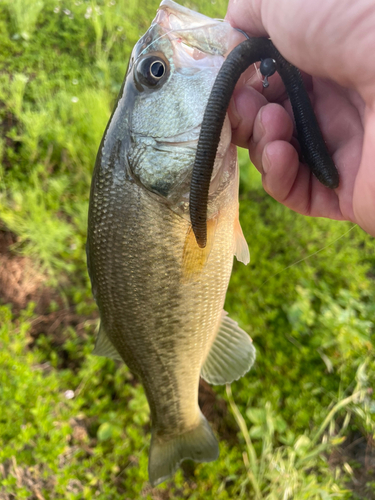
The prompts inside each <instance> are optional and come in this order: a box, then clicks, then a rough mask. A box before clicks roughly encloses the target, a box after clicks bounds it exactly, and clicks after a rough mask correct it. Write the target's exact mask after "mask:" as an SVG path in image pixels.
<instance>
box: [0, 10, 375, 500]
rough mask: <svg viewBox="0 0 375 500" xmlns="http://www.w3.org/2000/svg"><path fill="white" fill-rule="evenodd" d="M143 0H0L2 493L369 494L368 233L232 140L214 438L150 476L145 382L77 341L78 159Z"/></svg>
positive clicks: (109, 97) (163, 498)
mask: <svg viewBox="0 0 375 500" xmlns="http://www.w3.org/2000/svg"><path fill="white" fill-rule="evenodd" d="M157 3H158V2H157V1H154V0H152V1H151V0H143V1H142V2H141V4H142V7H138V1H135V0H126V1H120V0H111V1H108V0H100V1H99V0H97V1H82V0H77V1H71V0H2V1H0V47H1V50H0V179H1V183H0V220H1V230H0V347H1V349H0V499H1V500H8V499H9V500H10V499H12V500H13V499H17V500H21V499H38V500H40V499H46V500H47V499H51V500H52V499H68V500H73V499H77V500H78V499H79V500H81V499H96V498H97V499H101V500H104V499H106V500H110V499H113V500H117V499H120V498H121V499H138V498H146V499H155V500H159V499H160V500H167V499H178V498H181V499H191V500H193V499H194V500H196V499H205V500H206V499H207V500H209V499H215V500H216V499H237V498H238V499H240V498H244V499H257V500H260V499H262V500H263V499H267V500H273V499H274V500H279V499H283V500H284V499H285V500H287V499H296V500H299V499H301V500H302V499H321V500H327V499H337V498H341V499H352V498H353V499H368V500H371V499H374V498H375V494H374V491H375V452H374V445H373V443H374V441H373V439H374V433H375V418H374V414H375V401H374V394H373V387H374V382H375V358H374V347H373V338H374V323H373V319H374V314H375V303H374V292H375V281H374V277H375V251H374V240H373V239H372V238H370V237H369V236H367V235H366V234H364V233H363V232H362V231H361V230H360V229H359V228H358V227H353V226H352V225H351V224H345V223H336V222H332V221H326V220H312V219H307V218H304V217H302V216H299V215H296V214H293V213H291V212H290V211H288V210H287V209H285V208H284V207H282V206H280V205H278V204H277V203H276V202H274V201H273V200H271V199H270V198H269V197H268V196H267V195H265V194H264V192H263V190H262V188H261V184H260V179H259V176H258V175H257V174H256V173H255V172H254V171H253V170H251V169H250V166H249V163H248V161H247V159H246V155H245V153H244V152H241V155H240V160H241V193H240V194H241V217H240V219H241V223H242V226H243V229H244V233H245V235H246V238H247V240H248V243H249V246H250V250H251V255H252V261H251V264H250V265H249V266H248V267H244V266H243V265H241V264H237V263H235V267H234V273H233V275H232V279H231V283H230V287H229V293H228V296H227V303H226V309H227V310H228V312H229V313H230V315H231V316H232V317H233V318H235V319H237V320H238V321H239V323H240V325H241V326H242V327H243V328H244V329H245V330H246V331H248V332H249V333H250V335H251V336H252V338H253V339H254V342H255V345H256V348H257V351H258V357H257V361H256V365H255V368H254V369H253V370H252V371H251V372H250V373H249V374H248V375H247V376H246V377H244V378H243V379H241V380H240V381H238V382H236V383H234V384H232V387H231V388H229V387H228V388H218V389H216V388H215V390H212V389H211V388H210V387H209V386H208V385H207V384H202V386H201V391H200V403H201V406H202V408H203V411H204V413H205V414H206V415H207V417H208V418H209V420H210V421H211V423H212V425H213V427H214V429H215V431H216V432H217V435H218V436H219V437H220V440H221V454H220V458H219V459H218V460H217V461H216V462H213V463H210V464H202V465H194V464H192V463H190V462H185V463H184V465H183V468H182V470H180V471H179V472H178V473H177V475H176V476H175V478H174V479H173V480H172V481H169V482H167V483H165V484H163V485H161V486H160V487H158V488H155V489H151V488H150V486H149V485H148V483H147V452H148V445H149V438H150V423H149V412H148V407H147V403H146V400H145V396H144V392H143V389H142V387H141V386H140V385H139V384H138V382H137V380H136V379H135V378H134V377H133V376H132V375H131V374H130V373H129V371H128V370H127V369H126V367H125V366H123V365H121V366H120V365H115V363H114V362H113V361H110V360H105V359H102V358H96V357H94V356H92V355H91V354H90V353H91V351H92V348H93V343H94V334H95V328H96V325H97V321H98V319H97V318H98V315H97V311H96V307H95V304H94V302H93V299H92V297H91V291H90V287H89V282H88V276H87V272H86V264H85V255H84V245H85V238H86V222H87V208H88V193H89V185H90V178H91V172H92V167H93V164H94V160H95V155H96V151H97V148H98V144H99V142H100V139H101V136H102V133H103V130H104V127H105V125H106V122H107V120H108V118H109V115H110V112H111V107H112V105H113V103H114V100H115V97H116V94H117V92H118V90H119V88H120V85H121V83H122V79H123V75H124V72H125V69H126V64H127V58H128V56H129V54H130V51H131V49H132V47H133V45H134V43H135V42H136V41H137V39H138V37H139V36H140V35H141V34H142V33H143V32H144V31H145V30H146V29H147V27H148V26H149V24H150V21H151V19H152V18H153V17H154V14H155V10H156V8H157ZM184 4H185V5H187V6H189V7H195V8H197V9H198V10H200V11H201V12H203V13H205V14H208V15H211V16H217V17H223V16H224V14H225V2H224V1H223V0H217V1H216V2H215V1H212V2H211V3H208V2H195V3H194V2H184Z"/></svg>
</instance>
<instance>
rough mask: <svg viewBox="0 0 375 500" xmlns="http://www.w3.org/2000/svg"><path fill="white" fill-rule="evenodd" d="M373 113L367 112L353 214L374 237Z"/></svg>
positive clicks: (374, 143)
mask: <svg viewBox="0 0 375 500" xmlns="http://www.w3.org/2000/svg"><path fill="white" fill-rule="evenodd" d="M374 158H375V112H374V111H370V110H369V111H368V114H367V116H366V134H365V137H364V144H363V156H362V161H361V165H360V168H359V172H358V176H357V179H356V182H355V187H354V201H353V205H354V213H355V217H356V220H357V221H358V224H359V225H360V226H361V227H362V228H363V229H364V230H365V231H367V232H368V233H370V234H372V235H373V236H375V196H374V193H375V169H374Z"/></svg>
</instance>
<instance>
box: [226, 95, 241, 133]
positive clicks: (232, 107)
mask: <svg viewBox="0 0 375 500" xmlns="http://www.w3.org/2000/svg"><path fill="white" fill-rule="evenodd" d="M228 113H229V117H230V121H231V125H232V128H236V127H237V125H238V123H239V122H240V121H241V115H240V114H239V112H238V109H237V106H236V101H235V98H234V97H232V99H231V100H230V102H229V108H228Z"/></svg>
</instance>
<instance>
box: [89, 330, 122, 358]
mask: <svg viewBox="0 0 375 500" xmlns="http://www.w3.org/2000/svg"><path fill="white" fill-rule="evenodd" d="M92 353H93V354H95V355H96V356H104V357H106V358H111V359H116V360H118V361H123V359H122V357H121V356H120V354H119V352H118V351H117V349H116V348H115V346H114V345H113V344H112V342H111V341H110V340H109V338H108V335H107V334H106V332H105V330H104V328H103V325H102V323H100V327H99V333H98V336H97V337H96V343H95V347H94V350H93V351H92Z"/></svg>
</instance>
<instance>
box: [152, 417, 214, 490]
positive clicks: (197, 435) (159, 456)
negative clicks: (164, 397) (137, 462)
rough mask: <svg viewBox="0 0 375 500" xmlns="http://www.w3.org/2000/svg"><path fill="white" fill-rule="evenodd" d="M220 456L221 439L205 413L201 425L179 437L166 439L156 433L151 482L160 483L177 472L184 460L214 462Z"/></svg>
mask: <svg viewBox="0 0 375 500" xmlns="http://www.w3.org/2000/svg"><path fill="white" fill-rule="evenodd" d="M218 456H219V445H218V442H217V440H216V438H215V436H214V433H213V432H212V429H211V427H210V425H209V423H208V422H207V420H206V419H205V417H204V416H203V415H202V413H201V414H200V422H199V424H198V426H197V427H195V428H194V429H192V430H190V431H187V432H184V433H183V434H181V435H179V436H177V437H174V438H172V439H168V440H165V441H164V440H163V439H162V438H159V437H158V436H157V435H155V433H153V435H152V438H151V446H150V454H149V461H148V475H149V479H150V483H151V485H152V486H156V485H158V484H160V483H162V482H163V481H165V480H166V479H168V478H169V477H171V476H173V474H174V473H175V472H176V470H177V468H178V466H179V464H180V463H181V462H182V461H183V460H186V459H191V460H195V461H196V462H212V461H213V460H216V459H217V458H218Z"/></svg>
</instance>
